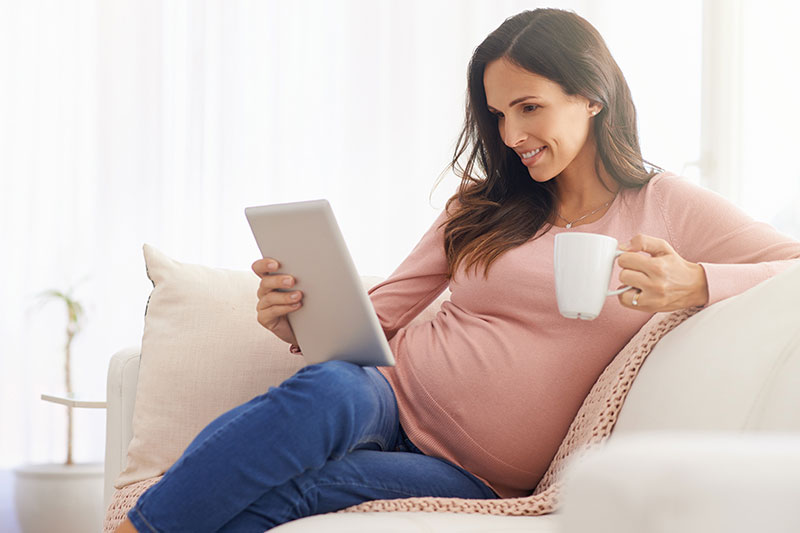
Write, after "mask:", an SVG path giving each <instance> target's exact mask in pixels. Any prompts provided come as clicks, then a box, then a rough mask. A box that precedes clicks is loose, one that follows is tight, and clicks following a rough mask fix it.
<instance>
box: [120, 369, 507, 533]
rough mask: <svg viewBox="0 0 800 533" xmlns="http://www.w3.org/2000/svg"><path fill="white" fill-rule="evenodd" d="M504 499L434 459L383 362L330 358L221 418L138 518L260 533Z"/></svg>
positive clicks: (150, 493)
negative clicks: (415, 438)
mask: <svg viewBox="0 0 800 533" xmlns="http://www.w3.org/2000/svg"><path fill="white" fill-rule="evenodd" d="M415 496H442V497H457V498H496V497H497V495H496V494H495V493H494V492H493V491H492V490H491V489H490V488H489V487H488V486H486V485H485V484H484V483H483V482H482V481H481V480H479V479H478V478H476V477H475V476H473V475H472V474H470V473H469V472H467V471H466V470H464V469H462V468H459V467H458V466H456V465H454V464H452V463H450V462H448V461H445V460H443V459H438V458H435V457H429V456H427V455H424V454H423V453H422V452H420V451H419V449H417V447H416V446H414V444H413V443H412V442H411V441H410V440H409V439H408V437H407V436H406V435H405V433H404V432H403V429H402V428H401V427H400V423H399V421H398V414H397V401H396V400H395V396H394V391H393V390H392V388H391V387H390V386H389V383H388V382H387V381H386V379H385V378H384V377H383V376H382V375H381V373H380V372H378V371H377V370H376V369H375V368H372V367H360V366H357V365H354V364H351V363H345V362H341V361H330V362H327V363H322V364H318V365H312V366H308V367H305V368H303V369H302V370H300V371H299V372H297V374H295V375H294V376H292V377H291V378H289V379H288V380H286V381H285V382H284V383H283V384H281V385H280V386H279V387H276V388H271V389H270V390H269V391H268V392H267V393H266V394H262V395H260V396H256V397H255V398H253V399H252V400H250V401H249V402H247V403H245V404H243V405H240V406H238V407H236V408H234V409H232V410H230V411H228V412H227V413H224V414H223V415H221V416H220V417H219V418H217V419H216V420H214V421H213V422H211V423H210V424H209V425H208V426H207V427H206V428H204V429H203V431H201V432H200V434H199V435H198V436H197V437H196V438H195V439H194V441H192V443H191V444H190V445H189V447H188V448H187V449H186V451H185V452H184V453H183V455H182V456H181V457H180V459H178V461H177V462H176V463H175V464H174V465H173V466H172V467H171V468H170V469H169V470H168V471H167V472H166V474H165V475H164V477H163V478H162V479H161V481H159V482H158V483H157V484H156V485H154V486H152V487H151V488H150V489H149V490H147V492H145V493H144V494H143V495H142V496H141V497H140V498H139V501H138V502H137V503H136V506H135V507H134V508H133V509H131V511H130V512H129V513H128V518H130V520H131V522H132V523H133V525H134V526H135V527H136V529H137V530H138V531H140V532H159V533H166V532H170V533H172V532H183V531H185V532H191V533H201V532H204V531H224V532H237V533H240V532H241V533H244V532H254V533H261V532H262V531H264V530H266V529H269V528H272V527H275V526H277V525H279V524H282V523H284V522H288V521H290V520H294V519H296V518H300V517H303V516H309V515H313V514H319V513H327V512H331V511H337V510H339V509H344V508H345V507H349V506H351V505H356V504H359V503H361V502H364V501H368V500H377V499H395V498H409V497H415Z"/></svg>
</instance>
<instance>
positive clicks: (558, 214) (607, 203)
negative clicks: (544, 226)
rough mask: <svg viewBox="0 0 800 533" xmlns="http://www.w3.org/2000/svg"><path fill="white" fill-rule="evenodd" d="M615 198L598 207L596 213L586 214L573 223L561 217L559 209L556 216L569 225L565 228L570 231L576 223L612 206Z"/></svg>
mask: <svg viewBox="0 0 800 533" xmlns="http://www.w3.org/2000/svg"><path fill="white" fill-rule="evenodd" d="M616 197H617V195H616V194H615V195H614V198H616ZM614 198H612V199H611V200H609V201H607V202H606V203H604V204H603V205H601V206H600V207H598V208H597V209H595V210H594V211H592V212H591V213H586V214H585V215H583V216H582V217H580V218H576V219H575V220H573V221H569V220H567V219H566V218H564V217H562V216H561V213H559V212H558V209H556V216H557V217H558V218H560V219H561V220H563V221H564V222H566V223H567V225H566V226H565V227H566V229H570V228H571V227H572V226H573V225H574V224H575V223H576V222H580V221H581V220H583V219H584V218H587V217H590V216H592V215H594V214H595V213H597V212H598V211H600V210H601V209H605V208H606V207H608V206H609V205H611V202H613V201H614Z"/></svg>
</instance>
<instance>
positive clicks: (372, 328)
mask: <svg viewBox="0 0 800 533" xmlns="http://www.w3.org/2000/svg"><path fill="white" fill-rule="evenodd" d="M245 215H246V216H247V221H248V222H249V223H250V228H251V229H252V230H253V235H254V236H255V238H256V243H257V244H258V248H259V250H260V251H261V255H262V256H263V257H271V258H273V259H277V260H278V262H279V263H280V265H281V266H280V271H279V272H276V273H275V274H278V273H281V274H290V275H292V276H293V277H294V278H295V285H294V286H293V287H292V288H291V289H288V290H300V291H303V305H302V306H301V307H300V309H298V310H297V311H293V312H292V313H289V314H288V315H287V318H288V320H289V324H290V325H291V326H292V331H294V336H295V337H296V338H297V343H298V344H299V345H300V349H301V350H302V351H303V356H304V358H305V359H306V361H307V362H308V364H315V363H321V362H323V361H329V360H331V359H339V360H343V361H350V362H351V363H356V364H358V365H362V366H393V365H394V357H393V355H392V351H391V349H390V348H389V343H388V342H386V336H385V334H384V332H383V329H382V328H381V325H380V321H379V320H378V315H376V314H375V309H374V308H373V307H372V302H371V301H370V299H369V296H368V295H367V291H366V290H365V289H364V286H363V284H362V283H361V278H360V277H359V275H358V272H357V271H356V268H355V264H354V263H353V259H352V257H351V256H350V252H348V250H347V245H346V244H345V242H344V238H343V237H342V233H341V231H340V230H339V225H338V224H337V223H336V218H335V217H334V216H333V210H332V209H331V206H330V204H329V203H328V201H327V200H312V201H308V202H292V203H286V204H274V205H264V206H259V207H248V208H246V209H245ZM275 274H273V275H275Z"/></svg>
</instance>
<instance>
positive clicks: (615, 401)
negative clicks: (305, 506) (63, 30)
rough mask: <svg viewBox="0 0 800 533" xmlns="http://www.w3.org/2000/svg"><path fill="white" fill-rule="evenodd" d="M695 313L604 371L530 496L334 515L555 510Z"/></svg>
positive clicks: (673, 316) (129, 494)
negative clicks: (660, 350) (573, 471)
mask: <svg viewBox="0 0 800 533" xmlns="http://www.w3.org/2000/svg"><path fill="white" fill-rule="evenodd" d="M697 311H698V309H696V308H692V309H682V310H679V311H673V312H671V313H658V314H656V315H654V316H653V317H652V318H651V319H650V320H649V321H648V322H647V324H645V325H644V326H643V327H642V329H640V330H639V332H638V333H637V334H636V335H635V336H634V337H633V338H632V339H631V340H630V341H629V342H628V344H627V345H626V346H625V347H624V348H623V349H622V350H621V351H620V352H619V353H618V354H617V356H616V357H615V358H614V359H613V360H612V361H611V363H609V365H608V366H607V367H606V368H605V370H604V371H603V373H602V374H600V377H599V378H598V379H597V382H596V383H595V384H594V386H593V387H592V389H591V390H590V391H589V394H588V395H587V396H586V399H585V400H584V402H583V404H582V405H581V408H580V409H579V410H578V413H577V415H576V416H575V419H574V420H573V421H572V424H570V427H569V429H568V430H567V435H566V436H565V437H564V440H563V441H562V442H561V445H560V446H559V448H558V451H557V452H556V455H555V457H554V458H553V461H552V462H551V463H550V467H549V468H548V469H547V471H546V472H545V474H544V476H543V477H542V479H541V480H540V481H539V484H538V485H537V486H536V489H535V490H534V491H533V494H532V495H530V496H525V497H522V498H505V499H492V500H471V499H462V498H404V499H397V500H376V501H369V502H365V503H362V504H360V505H356V506H353V507H349V508H347V509H344V510H342V511H339V512H362V513H367V512H394V511H427V512H448V513H480V514H494V515H509V516H536V515H543V514H548V513H551V512H553V511H555V510H556V508H557V507H558V504H559V499H560V495H561V489H562V481H561V476H562V474H563V472H564V469H565V467H566V466H567V464H568V462H569V461H572V460H573V459H575V458H577V457H579V456H580V455H582V454H583V453H585V452H586V451H587V450H589V449H591V448H592V447H594V446H596V445H598V444H601V443H603V442H604V441H605V440H606V439H607V438H608V437H609V435H610V434H611V431H612V430H613V428H614V424H615V423H616V421H617V417H618V416H619V412H620V410H621V409H622V404H623V402H624V401H625V397H626V396H627V395H628V391H630V388H631V386H632V385H633V380H634V378H635V377H636V375H637V374H638V372H639V369H640V368H641V366H642V363H644V360H645V358H647V356H648V355H649V354H650V352H651V350H652V349H653V347H654V346H655V345H656V343H657V342H658V341H659V340H660V339H661V338H662V337H663V336H664V335H666V334H667V333H669V332H670V331H672V330H673V329H674V328H675V327H676V326H678V325H679V324H680V323H682V322H683V321H684V320H686V319H687V318H689V317H690V316H692V315H694V314H695V313H697ZM160 479H161V476H159V477H155V478H151V479H147V480H144V481H140V482H138V483H134V484H131V485H128V486H127V487H123V488H121V489H119V490H116V491H115V492H114V495H113V498H112V501H111V504H110V506H109V508H108V510H107V512H106V518H105V523H104V528H103V531H104V533H112V532H113V531H114V529H115V528H116V527H117V525H118V524H119V523H120V522H121V521H122V520H123V519H124V518H125V516H126V514H127V512H128V511H129V510H130V509H131V508H132V507H133V506H134V505H135V504H136V501H137V500H138V499H139V496H141V495H142V494H143V493H144V492H145V491H146V490H147V489H148V488H150V487H151V486H153V485H155V484H156V483H157V482H158V481H159V480H160Z"/></svg>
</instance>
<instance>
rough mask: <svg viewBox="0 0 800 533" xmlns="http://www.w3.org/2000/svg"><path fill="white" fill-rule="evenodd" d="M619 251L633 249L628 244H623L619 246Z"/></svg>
mask: <svg viewBox="0 0 800 533" xmlns="http://www.w3.org/2000/svg"><path fill="white" fill-rule="evenodd" d="M619 249H620V250H630V249H631V245H630V244H628V243H623V244H620V245H619Z"/></svg>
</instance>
